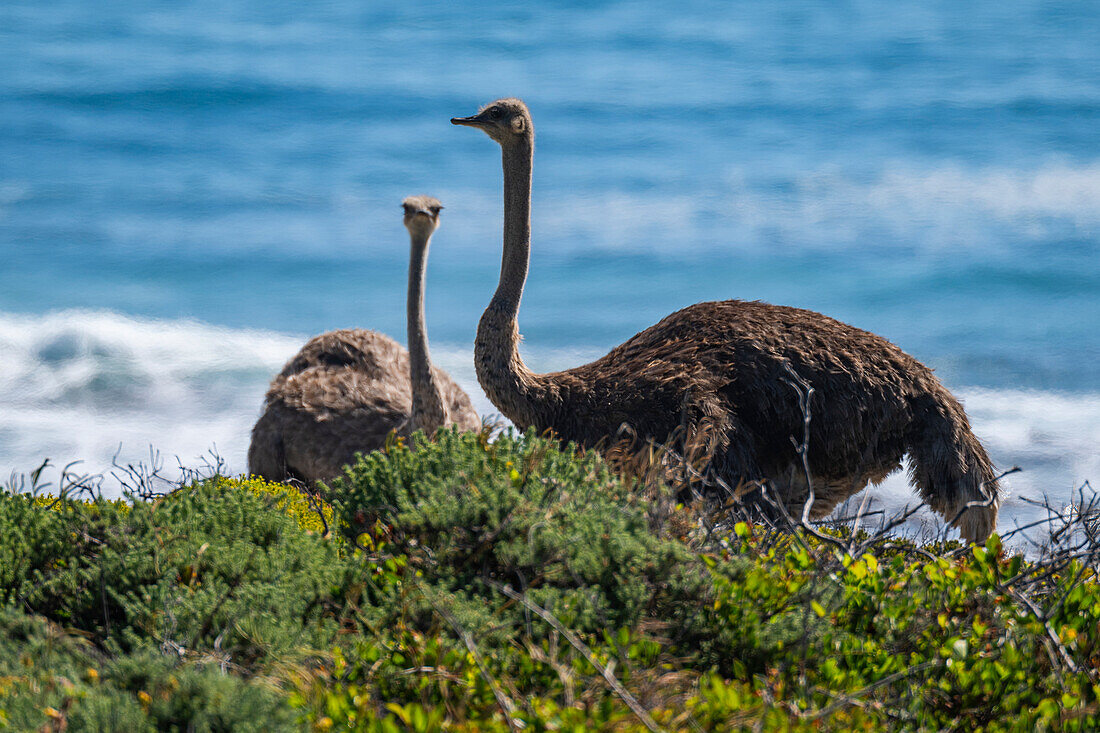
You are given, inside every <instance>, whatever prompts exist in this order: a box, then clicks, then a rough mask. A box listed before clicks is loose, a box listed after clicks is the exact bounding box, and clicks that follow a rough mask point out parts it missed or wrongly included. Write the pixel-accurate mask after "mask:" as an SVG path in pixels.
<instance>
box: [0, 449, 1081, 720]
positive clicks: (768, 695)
mask: <svg viewBox="0 0 1100 733" xmlns="http://www.w3.org/2000/svg"><path fill="white" fill-rule="evenodd" d="M325 495H326V496H327V498H328V499H329V501H330V502H331V504H322V503H319V502H318V501H317V500H315V499H313V498H310V497H309V496H307V495H304V494H302V493H300V492H298V491H297V490H296V489H293V488H291V487H286V486H281V485H272V484H267V483H266V482H263V481H262V480H259V479H240V480H237V479H226V478H220V477H216V478H213V479H209V480H206V481H200V482H195V483H192V484H189V485H187V486H183V487H180V488H179V490H177V491H175V492H173V493H171V494H170V495H168V496H165V497H163V498H159V499H155V500H153V499H150V500H135V501H133V502H132V504H127V503H120V502H106V501H101V500H97V501H72V500H62V501H55V500H45V499H42V498H37V499H36V498H33V497H26V496H18V495H0V728H3V727H5V726H7V727H8V728H10V729H13V730H27V729H40V730H69V731H73V730H253V729H261V728H262V729H266V730H280V729H288V730H289V729H312V730H353V731H406V730H417V731H429V730H439V729H448V730H459V731H514V730H519V729H523V730H533V731H543V730H571V731H581V730H624V731H626V730H647V729H648V730H658V729H663V730H685V731H686V730H692V731H699V730H703V731H725V730H737V729H769V730H884V729H891V730H921V731H924V730H927V731H931V730H944V729H966V730H983V731H997V730H1029V731H1030V730H1093V729H1096V728H1097V727H1098V726H1100V647H1098V643H1100V642H1098V641H1097V637H1098V630H1100V584H1098V583H1097V578H1096V570H1097V568H1098V567H1100V547H1098V543H1097V542H1096V541H1095V538H1097V537H1100V532H1097V531H1095V530H1096V529H1097V527H1096V526H1094V524H1097V522H1095V521H1094V519H1088V518H1087V517H1086V516H1085V515H1086V514H1088V513H1087V512H1085V513H1079V516H1078V517H1077V518H1076V519H1074V521H1075V522H1077V524H1075V525H1074V526H1072V527H1070V528H1068V529H1067V530H1066V531H1065V532H1061V533H1059V536H1061V537H1063V538H1065V539H1064V542H1065V543H1066V544H1064V545H1061V546H1059V547H1060V549H1057V551H1052V552H1049V553H1047V554H1045V555H1043V556H1042V557H1035V558H1032V559H1031V560H1027V559H1025V558H1024V557H1022V556H1020V555H1013V554H1011V553H1009V552H1006V550H1005V548H1004V547H1003V545H1002V543H1001V541H1000V539H998V538H996V537H994V538H991V539H990V541H989V542H987V543H986V544H985V545H984V546H972V547H961V546H958V545H951V544H933V545H919V544H917V543H913V542H906V541H900V540H897V539H896V538H891V537H868V536H866V534H863V533H858V534H856V535H853V534H852V533H851V532H850V531H847V530H845V529H844V528H834V529H831V530H825V531H822V530H818V529H814V528H813V527H798V526H787V527H785V528H780V529H776V528H775V527H768V526H763V525H759V524H757V525H754V524H752V523H750V522H747V521H744V516H743V515H741V516H739V515H738V514H737V512H736V511H733V512H732V513H730V512H726V513H725V514H723V515H722V516H723V517H724V518H723V520H722V521H720V522H717V523H711V522H712V519H711V517H712V516H714V515H712V514H708V513H704V512H699V511H697V510H696V509H692V508H684V507H677V508H673V509H670V508H669V497H670V496H672V495H674V494H671V493H670V492H669V491H668V490H667V489H663V488H661V487H659V486H654V485H646V486H638V485H636V484H634V483H632V482H629V481H624V480H622V479H621V478H619V477H617V476H616V475H615V474H614V473H613V472H612V471H611V470H610V469H609V468H608V466H607V465H606V464H605V463H604V462H603V461H601V460H600V459H599V458H598V457H596V456H595V455H593V454H591V453H580V452H578V451H576V450H574V448H573V447H571V446H566V447H565V448H564V449H563V448H562V447H560V446H558V445H557V444H556V443H555V442H554V441H551V440H547V439H545V438H541V437H537V436H534V435H514V434H505V435H503V436H500V437H499V438H498V439H497V440H495V441H489V440H487V439H486V436H485V435H477V434H465V435H464V434H458V433H457V432H454V431H443V432H441V433H440V434H438V435H437V436H436V438H435V440H434V442H429V441H427V440H425V439H424V438H423V437H422V436H416V437H414V439H413V441H412V443H411V444H407V443H405V442H403V441H399V440H396V439H395V440H393V441H392V442H391V443H390V444H389V445H387V446H386V447H385V449H384V450H381V451H378V452H375V453H372V454H370V455H368V456H364V457H362V458H360V459H359V460H358V461H357V462H356V464H355V465H353V466H351V467H349V468H348V469H347V471H346V473H345V474H344V476H342V477H341V478H340V479H339V480H336V481H334V482H332V486H330V487H328V490H327V492H326V494H325ZM658 506H659V508H655V507H658ZM1090 516H1091V515H1090ZM1090 522H1093V524H1090Z"/></svg>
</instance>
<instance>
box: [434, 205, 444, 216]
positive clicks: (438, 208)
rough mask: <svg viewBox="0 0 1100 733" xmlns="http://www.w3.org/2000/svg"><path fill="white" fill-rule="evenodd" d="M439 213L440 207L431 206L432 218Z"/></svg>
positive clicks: (441, 208) (441, 209)
mask: <svg viewBox="0 0 1100 733" xmlns="http://www.w3.org/2000/svg"><path fill="white" fill-rule="evenodd" d="M440 211H443V207H442V206H433V207H432V216H439V212H440Z"/></svg>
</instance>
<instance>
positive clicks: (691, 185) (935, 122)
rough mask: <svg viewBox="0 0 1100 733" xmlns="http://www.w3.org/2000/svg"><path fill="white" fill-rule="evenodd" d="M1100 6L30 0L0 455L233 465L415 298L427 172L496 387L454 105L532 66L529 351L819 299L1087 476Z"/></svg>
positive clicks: (1041, 451)
mask: <svg viewBox="0 0 1100 733" xmlns="http://www.w3.org/2000/svg"><path fill="white" fill-rule="evenodd" d="M1097 38H1100V5H1097V4H1096V3H1090V2H1061V3H1039V2H1021V1H1019V0H1016V1H1008V2H1006V1H998V2H992V1H989V2H982V1H979V2H972V3H964V4H960V3H948V2H924V3H900V4H899V3H893V4H887V5H883V4H881V3H869V2H866V3H865V2H854V3H843V4H840V3H831V2H824V1H822V2H813V1H810V0H794V1H793V2H785V3H778V4H767V3H753V4H748V5H743V4H742V5H740V6H735V5H731V4H728V3H688V4H684V3H672V2H653V3H647V4H645V5H644V6H641V5H640V4H635V3H596V4H589V3H558V4H554V6H553V7H545V6H542V5H536V4H526V3H524V4H520V3H516V4H507V3H497V4H494V5H493V6H492V7H491V9H486V8H480V7H475V6H474V5H473V4H459V3H417V4H395V6H394V7H389V6H386V7H382V6H381V4H376V3H369V4H363V3H353V2H346V1H342V0H338V1H336V2H327V3H305V4H303V3H285V2H271V1H268V2H263V3H260V2H255V3H250V2H243V1H241V0H232V1H220V2H190V3H179V4H169V5H165V4H149V3H138V2H130V3H127V2H119V3H110V4H107V5H102V4H88V3H82V2H75V1H74V2H55V3H47V4H43V3H36V2H19V1H9V2H5V3H3V4H2V5H0V141H2V144H0V253H2V257H3V264H2V266H0V416H2V419H0V474H2V475H7V474H8V473H9V472H11V471H13V470H27V469H30V468H33V467H34V466H35V465H37V464H38V463H39V462H40V461H41V459H42V458H43V457H45V456H50V457H52V458H54V459H55V461H58V462H63V461H67V460H70V459H78V458H79V459H83V460H85V462H86V463H85V465H86V466H87V467H89V468H90V469H94V470H102V469H103V468H104V467H106V466H109V464H110V461H111V456H113V455H114V453H115V452H116V451H118V450H119V444H120V443H121V444H122V449H121V450H122V452H121V453H120V455H121V456H123V457H124V458H125V457H133V458H135V459H136V458H140V457H141V456H142V455H147V453H148V449H149V444H150V443H153V444H154V445H156V446H157V447H159V448H160V449H162V450H163V451H165V452H166V453H167V454H171V455H175V454H178V455H179V456H180V457H181V459H182V460H183V461H184V462H185V463H187V462H189V461H193V460H195V459H196V458H197V456H199V455H200V454H202V453H203V452H204V451H206V450H207V449H209V448H210V447H211V446H212V445H216V446H217V449H218V451H219V452H220V453H221V454H222V455H223V456H225V458H226V460H227V461H228V462H229V465H230V467H231V468H232V469H235V470H243V468H244V465H243V464H244V460H243V456H244V450H245V448H246V445H247V432H248V429H249V427H250V425H251V422H252V420H254V419H255V416H256V414H257V413H258V410H259V404H260V400H261V397H262V393H263V390H264V387H265V384H266V381H267V380H268V379H269V378H270V375H271V374H272V373H273V371H275V370H277V369H278V367H279V366H280V365H281V363H282V361H284V360H285V359H286V358H287V357H288V356H290V355H291V354H292V353H293V352H294V351H295V349H296V348H297V347H298V345H300V343H301V342H302V340H303V339H304V338H305V337H307V336H308V335H310V334H313V333H317V332H320V331H323V330H326V329H329V328H334V327H342V326H352V325H361V326H366V327H372V328H377V329H379V330H382V331H385V332H387V333H390V334H392V335H394V336H401V335H402V334H403V332H404V325H403V312H404V311H403V300H404V292H403V291H404V268H405V266H406V262H407V238H406V235H405V232H404V230H403V228H402V227H401V222H400V210H399V208H398V203H399V202H400V200H401V198H402V197H403V196H405V195H407V194H410V193H421V192H427V193H432V194H434V195H436V196H438V197H439V198H440V199H442V201H443V203H444V204H445V205H446V207H447V208H446V211H445V212H444V214H443V217H444V222H443V226H442V228H441V230H440V232H439V234H438V235H437V237H436V239H435V242H434V244H433V251H432V261H431V264H430V269H429V293H428V299H427V307H428V309H429V311H428V320H429V327H430V330H431V336H432V342H433V345H434V348H433V354H435V355H436V357H437V360H438V361H439V362H440V363H442V364H443V365H444V366H446V367H447V368H449V369H451V370H452V372H453V373H455V374H456V376H457V377H458V378H459V379H460V380H461V381H463V383H464V384H465V385H466V386H467V388H468V389H469V390H470V391H471V392H473V393H475V400H476V401H477V402H478V404H479V407H480V408H481V409H482V410H483V411H491V409H492V408H491V405H489V403H488V402H487V401H486V400H485V399H484V397H483V396H482V395H481V394H480V391H479V390H478V388H477V385H476V382H475V380H474V379H473V376H472V368H471V365H470V354H469V352H470V348H471V343H472V339H473V331H474V328H475V325H476V322H477V317H478V315H479V313H480V310H481V308H483V307H484V304H485V303H486V302H487V300H488V297H489V294H490V293H491V291H492V288H493V284H494V282H495V278H496V275H497V267H498V264H499V251H500V220H501V201H500V163H499V151H498V149H497V148H496V146H495V145H494V144H493V143H492V142H491V141H489V140H488V139H487V138H486V137H485V136H484V135H482V134H480V133H478V132H476V131H473V130H469V129H458V128H454V127H452V126H451V125H449V124H448V122H447V120H448V118H449V117H451V116H454V115H462V114H470V113H472V112H473V111H475V110H476V109H477V107H478V106H479V105H481V104H482V103H484V102H487V101H489V100H491V99H492V98H494V97H497V96H501V95H517V96H521V97H523V98H524V99H525V100H526V101H527V102H528V103H529V105H530V107H531V110H532V114H533V116H534V120H535V124H536V128H537V130H538V145H537V155H536V166H535V181H534V197H535V201H534V210H533V230H534V245H533V257H532V270H531V278H530V281H529V284H528V289H527V292H526V296H525V301H524V307H523V310H522V312H521V325H522V327H523V331H524V334H525V337H526V339H527V340H526V344H527V347H526V351H525V353H527V354H528V356H529V359H530V360H531V361H532V362H533V363H534V364H536V365H538V366H539V367H541V368H561V367H567V366H570V365H572V364H575V363H579V362H580V361H582V360H584V359H587V358H590V357H592V356H596V355H599V354H600V353H602V352H603V351H605V350H606V349H607V348H609V347H611V346H613V345H615V344H616V343H618V342H620V341H622V340H623V339H625V338H627V337H629V336H630V335H631V334H633V333H635V332H636V331H638V330H640V329H642V328H644V327H646V326H648V325H649V324H651V323H653V322H654V321H656V320H658V319H659V318H661V317H662V316H664V315H666V314H667V313H668V312H670V311H672V310H674V309H676V308H678V307H682V306H684V305H687V304H689V303H693V302H696V301H699V300H704V299H721V298H731V297H739V298H760V299H765V300H768V301H771V302H775V303H783V304H789V305H796V306H801V307H806V308H812V309H815V310H820V311H822V312H825V313H828V314H829V315H832V316H834V317H837V318H840V319H843V320H846V321H849V322H851V323H853V324H855V325H858V326H860V327H863V328H867V329H870V330H874V331H876V332H879V333H881V334H883V335H885V336H887V337H889V338H890V339H892V340H893V341H895V342H896V343H898V344H899V345H901V346H902V347H903V348H904V349H906V350H907V351H909V352H910V353H912V354H913V355H915V356H917V357H918V358H920V359H922V360H923V361H925V362H926V363H928V364H930V365H931V366H933V367H935V368H936V369H937V370H938V373H939V374H940V376H941V377H942V379H943V380H944V381H945V382H946V383H947V384H948V385H949V386H950V387H952V388H953V389H955V390H957V391H958V392H959V393H960V394H961V395H962V396H963V398H964V399H965V401H966V404H967V408H968V410H969V412H970V413H971V415H972V417H973V419H974V422H975V426H976V429H977V431H978V433H979V435H980V436H981V437H982V438H983V439H984V440H985V441H986V443H987V445H988V446H989V447H990V450H991V452H992V453H993V455H994V458H995V459H996V460H997V462H998V463H999V464H1000V465H1002V466H1006V467H1007V466H1010V465H1012V464H1016V463H1019V464H1021V465H1022V466H1023V467H1024V468H1025V472H1024V473H1022V474H1019V475H1018V476H1014V477H1013V481H1012V491H1013V497H1014V498H1013V499H1011V500H1010V501H1009V504H1008V506H1009V508H1010V511H1009V512H1008V513H1006V514H1007V515H1009V518H1008V521H1011V511H1016V510H1019V511H1023V505H1022V504H1021V503H1020V501H1019V498H1018V497H1019V496H1021V495H1027V496H1032V495H1035V494H1037V493H1040V492H1044V491H1045V492H1049V493H1051V494H1052V495H1058V496H1061V495H1065V494H1068V492H1069V491H1070V489H1071V488H1073V487H1074V486H1077V485H1080V483H1081V482H1083V481H1084V480H1086V479H1088V478H1092V479H1094V480H1095V479H1096V478H1097V477H1098V476H1100V470H1098V469H1100V458H1098V453H1100V450H1097V446H1098V445H1100V427H1098V426H1100V367H1098V362H1100V328H1098V324H1100V71H1098V70H1100V43H1097V42H1096V41H1097ZM884 493H885V495H886V496H887V497H890V498H891V500H899V501H900V500H901V499H902V498H904V497H905V496H906V493H907V492H906V490H905V488H904V482H902V481H892V482H891V483H889V484H888V486H887V487H886V489H885V490H884ZM1013 507H1016V510H1013V509H1012V508H1013Z"/></svg>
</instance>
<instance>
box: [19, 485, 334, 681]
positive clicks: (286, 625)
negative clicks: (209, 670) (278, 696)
mask: <svg viewBox="0 0 1100 733" xmlns="http://www.w3.org/2000/svg"><path fill="white" fill-rule="evenodd" d="M282 499H283V496H281V495H272V494H269V493H264V492H257V491H254V490H252V487H250V486H248V485H245V486H242V487H236V486H233V485H232V484H230V483H229V482H226V481H224V480H218V479H214V480H210V481H206V482H201V483H198V484H195V485H193V486H190V487H184V488H181V489H180V490H178V491H175V492H173V493H172V494H170V495H168V496H166V497H165V498H163V499H160V500H158V501H155V502H142V501H139V502H136V503H135V504H134V505H133V506H132V507H125V508H123V507H122V506H120V505H119V504H118V503H116V502H104V501H98V502H65V503H64V506H63V509H62V510H61V511H47V510H45V509H43V508H41V507H38V508H37V509H36V510H29V511H28V509H27V508H28V507H29V506H31V504H32V503H31V502H29V500H27V499H26V498H25V497H11V496H8V497H3V498H0V507H4V508H3V509H0V512H4V511H7V512H9V513H12V512H15V513H17V514H18V516H20V517H21V518H22V519H24V520H25V521H27V522H28V524H29V525H30V526H31V527H34V528H35V531H34V532H33V533H32V535H31V536H29V537H28V536H23V537H20V536H19V534H18V533H16V535H15V537H16V538H17V539H15V540H10V543H11V544H13V545H17V546H18V547H19V548H21V549H20V550H19V551H20V552H22V554H23V555H25V556H27V557H29V558H31V560H33V562H32V561H31V560H28V561H26V562H24V563H23V564H24V565H27V566H31V567H32V568H33V570H32V573H30V574H27V573H26V572H25V571H23V572H22V575H23V577H22V578H14V577H13V578H11V579H9V580H8V582H7V583H6V584H5V586H0V592H5V593H7V594H8V596H9V598H15V599H18V600H19V602H20V603H22V604H23V605H24V606H26V607H27V608H29V609H32V610H33V611H35V612H37V613H40V614H42V615H44V616H46V617H47V618H50V619H53V620H56V621H57V622H60V623H63V624H65V625H67V626H71V627H74V628H78V629H81V630H83V631H86V632H90V633H91V634H93V636H94V638H96V639H97V640H98V641H99V642H100V643H101V644H107V643H108V642H110V643H111V644H120V645H121V646H122V648H124V649H130V648H136V647H137V646H140V644H141V643H142V641H143V640H144V641H151V642H152V643H154V644H157V645H162V646H163V647H164V648H166V649H178V650H181V651H188V652H191V651H209V652H215V651H216V652H217V654H219V655H221V656H222V657H224V658H226V659H228V660H230V661H231V662H232V663H233V664H235V665H241V666H243V667H245V668H252V667H253V666H255V665H261V666H262V664H263V663H264V662H265V660H266V659H267V658H268V657H269V655H272V654H275V655H277V657H279V658H283V657H284V656H285V655H288V654H292V653H293V652H294V650H295V649H303V650H309V649H313V648H316V647H327V646H329V645H330V644H331V643H332V640H333V638H334V636H335V634H336V630H337V626H338V623H337V621H336V620H335V619H334V617H333V616H334V612H333V608H334V606H336V605H337V604H341V603H343V600H344V599H343V595H342V594H343V588H344V587H345V585H346V583H347V582H348V574H349V572H350V568H349V567H348V566H347V564H346V563H344V562H343V561H342V560H341V558H340V550H339V546H338V543H335V542H332V541H330V540H327V539H324V538H322V537H321V536H320V535H318V534H310V533H308V532H303V531H302V530H301V529H300V527H299V522H300V519H298V518H296V517H295V516H294V515H293V513H291V514H288V513H286V512H285V511H282V510H280V509H279V507H278V505H277V504H278V502H279V501H280V500H282ZM12 507H15V509H14V510H13V509H12ZM39 528H41V529H39ZM59 540H60V542H59ZM9 552H11V551H10V550H9ZM51 555H52V556H53V558H52V559H50V558H51ZM28 577H29V578H30V579H31V580H32V581H33V582H27V580H26V579H27V578H28Z"/></svg>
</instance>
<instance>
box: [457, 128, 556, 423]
mask: <svg viewBox="0 0 1100 733" xmlns="http://www.w3.org/2000/svg"><path fill="white" fill-rule="evenodd" d="M502 149H503V154H502V162H503V165H504V251H503V256H502V258H501V265H500V282H499V283H498V284H497V290H496V293H495V294H494V295H493V299H492V301H490V302H489V307H488V308H486V309H485V313H484V314H483V315H482V316H481V322H480V323H479V324H478V328H477V340H476V343H475V345H474V362H475V365H476V367H477V379H478V382H480V383H481V386H482V388H483V389H484V390H485V393H486V394H487V395H488V396H489V399H491V400H492V401H493V404H494V405H496V406H497V407H498V408H499V409H500V411H501V412H502V413H503V414H504V416H505V417H507V418H508V419H509V420H511V421H512V422H513V423H515V424H516V425H517V427H519V428H521V429H523V428H527V427H530V426H532V425H534V426H536V427H538V428H545V427H550V426H548V425H544V424H543V422H544V421H543V420H541V419H538V416H539V415H540V414H541V411H540V409H539V408H540V407H541V406H543V404H544V403H545V398H546V395H545V388H546V385H544V384H543V380H542V379H540V378H539V376H538V375H536V374H534V373H533V372H531V370H529V369H528V368H527V366H526V365H525V364H524V363H523V359H522V358H521V357H520V355H519V339H520V337H519V325H518V323H517V321H516V317H517V315H518V313H519V303H520V299H521V298H522V297H523V285H524V282H526V280H527V265H528V259H529V256H530V251H531V167H532V163H533V160H534V145H533V142H532V140H531V139H529V138H528V139H524V140H523V141H521V142H519V143H516V144H510V145H504V146H502Z"/></svg>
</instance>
